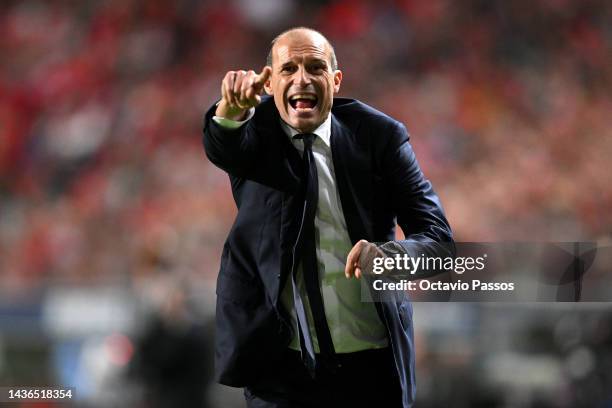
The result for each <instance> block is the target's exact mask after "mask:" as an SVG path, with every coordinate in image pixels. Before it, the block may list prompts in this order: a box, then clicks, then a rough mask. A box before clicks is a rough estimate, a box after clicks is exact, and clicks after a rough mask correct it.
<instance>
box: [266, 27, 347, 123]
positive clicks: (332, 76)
mask: <svg viewBox="0 0 612 408" xmlns="http://www.w3.org/2000/svg"><path fill="white" fill-rule="evenodd" d="M268 59H269V66H270V67H271V73H270V78H269V79H268V80H267V81H266V83H265V84H264V89H265V90H266V92H267V93H268V94H269V95H273V96H274V104H275V105H276V108H277V109H278V112H279V114H280V117H281V119H282V120H283V121H284V122H285V123H287V124H288V125H289V126H291V127H293V128H294V129H296V130H297V131H299V132H301V133H303V132H312V131H314V130H315V129H316V128H317V127H319V126H320V125H321V124H322V123H323V122H324V121H325V120H326V119H327V118H328V117H329V113H330V111H331V108H332V105H333V103H334V100H333V99H334V95H335V94H337V93H338V91H339V89H340V83H341V82H342V72H341V71H340V70H339V69H337V63H336V56H335V55H334V49H333V48H332V46H331V45H330V44H329V41H327V39H326V38H325V37H324V36H323V35H322V34H321V33H319V32H318V31H315V30H311V29H309V28H294V29H291V30H288V31H285V32H284V33H282V34H281V35H279V36H278V37H276V38H275V39H274V41H273V42H272V49H271V50H270V56H269V57H268Z"/></svg>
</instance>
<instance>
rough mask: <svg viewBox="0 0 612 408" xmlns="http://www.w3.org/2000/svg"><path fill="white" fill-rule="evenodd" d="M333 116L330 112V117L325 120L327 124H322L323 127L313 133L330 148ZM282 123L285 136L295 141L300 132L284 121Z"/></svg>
mask: <svg viewBox="0 0 612 408" xmlns="http://www.w3.org/2000/svg"><path fill="white" fill-rule="evenodd" d="M331 116H332V115H331V112H330V113H329V115H327V119H325V122H323V123H321V125H320V126H319V127H318V128H316V129H315V130H314V131H313V132H312V133H314V134H315V135H317V136H319V138H320V139H321V140H322V141H323V143H325V144H326V145H327V146H328V147H329V146H330V136H331ZM280 122H281V127H282V128H283V131H284V132H285V134H286V135H287V136H289V138H290V139H291V140H292V141H293V140H294V139H293V136H295V135H297V134H298V133H300V132H298V131H297V130H295V129H294V128H292V127H291V126H289V125H288V124H287V123H285V121H283V120H282V119H281V121H280Z"/></svg>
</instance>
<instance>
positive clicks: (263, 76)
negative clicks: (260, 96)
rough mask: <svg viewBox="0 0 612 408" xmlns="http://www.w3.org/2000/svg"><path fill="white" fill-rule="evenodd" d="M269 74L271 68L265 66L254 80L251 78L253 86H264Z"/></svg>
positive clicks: (270, 73)
mask: <svg viewBox="0 0 612 408" xmlns="http://www.w3.org/2000/svg"><path fill="white" fill-rule="evenodd" d="M270 75H272V68H270V67H269V66H265V67H264V68H263V69H262V70H261V73H260V74H259V75H257V76H256V77H255V80H253V86H254V87H257V88H261V87H262V86H264V84H265V83H266V81H267V80H268V79H270Z"/></svg>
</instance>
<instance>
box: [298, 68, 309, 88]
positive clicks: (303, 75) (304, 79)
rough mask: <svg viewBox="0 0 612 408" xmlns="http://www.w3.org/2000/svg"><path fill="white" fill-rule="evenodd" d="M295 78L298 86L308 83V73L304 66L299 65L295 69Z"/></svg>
mask: <svg viewBox="0 0 612 408" xmlns="http://www.w3.org/2000/svg"><path fill="white" fill-rule="evenodd" d="M295 74H296V76H297V77H296V78H295V79H294V81H295V82H296V83H297V84H298V85H299V86H300V87H304V86H307V85H310V82H311V81H310V74H309V73H308V71H307V70H306V68H305V67H304V66H301V67H299V68H298V70H297V71H296V73H295Z"/></svg>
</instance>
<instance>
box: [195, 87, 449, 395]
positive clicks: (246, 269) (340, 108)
mask: <svg viewBox="0 0 612 408" xmlns="http://www.w3.org/2000/svg"><path fill="white" fill-rule="evenodd" d="M215 109H216V108H215V106H213V107H211V108H210V110H209V111H208V112H207V114H206V117H205V122H204V140H203V141H204V148H205V151H206V154H207V156H208V158H209V159H210V160H211V161H212V162H213V163H214V164H215V165H217V166H218V167H220V168H221V169H223V170H225V171H226V172H227V173H228V174H229V176H230V180H231V185H232V193H233V196H234V199H235V202H236V205H237V207H238V214H237V217H236V220H235V222H234V225H233V226H232V228H231V231H230V233H229V236H228V238H227V241H226V242H225V245H224V248H223V254H222V257H221V270H220V272H219V277H218V280H217V310H216V358H215V369H216V370H215V371H216V376H217V379H218V381H219V382H221V383H222V384H226V385H231V386H249V385H254V384H256V383H257V382H258V381H259V379H261V378H262V377H264V376H265V372H266V371H267V370H274V369H275V362H276V361H278V359H279V358H280V357H281V355H282V353H283V352H284V350H286V348H287V346H288V344H289V342H290V339H291V333H292V330H293V329H292V328H291V326H290V324H289V319H288V314H287V311H286V310H284V307H283V306H282V303H281V300H280V298H281V296H280V294H281V291H282V288H283V286H284V284H285V282H286V281H287V278H288V275H289V272H290V268H291V264H290V262H291V255H292V253H291V250H292V245H293V243H294V242H295V240H296V237H297V229H298V228H297V227H298V222H299V219H298V218H299V217H297V214H299V212H298V211H299V207H300V206H301V204H302V203H300V202H299V191H300V181H301V172H300V169H301V168H302V167H301V160H302V159H301V157H300V155H299V153H298V151H297V150H296V149H295V147H294V146H293V145H292V144H291V142H290V140H289V138H288V137H287V135H286V134H285V133H284V132H283V130H282V128H281V126H280V116H279V113H278V110H277V109H276V106H275V105H274V100H273V99H272V98H271V97H266V96H264V97H263V100H262V103H261V104H260V105H259V106H258V107H257V108H256V109H255V115H254V116H253V118H252V119H251V120H250V121H249V122H248V123H247V124H245V125H244V126H242V127H241V128H239V129H236V130H227V129H224V128H222V127H220V126H219V125H217V124H216V123H215V122H214V121H213V120H212V117H213V116H214V112H215ZM408 138H409V137H408V132H407V131H406V129H405V127H404V126H403V125H402V124H401V123H400V122H398V121H396V120H394V119H392V118H390V117H389V116H387V115H385V114H383V113H381V112H379V111H377V110H375V109H373V108H371V107H369V106H367V105H365V104H363V103H361V102H359V101H356V100H352V99H345V98H335V99H334V104H333V108H332V122H331V150H332V157H333V165H334V170H335V175H336V184H337V188H338V193H339V196H340V201H341V204H342V209H343V211H344V217H345V221H346V225H347V229H348V234H349V237H350V239H351V241H352V243H353V244H355V243H356V242H357V241H359V240H360V239H366V240H368V241H370V242H375V241H376V242H381V241H385V242H386V241H390V240H393V239H394V238H395V228H396V224H397V225H399V226H400V227H401V228H402V230H403V232H404V234H405V235H406V240H405V241H399V244H400V245H402V246H405V247H406V250H407V251H410V250H411V248H412V247H411V244H412V243H415V242H419V243H428V242H452V233H451V229H450V227H449V225H448V222H447V220H446V218H445V216H444V212H443V210H442V207H441V205H440V201H439V199H438V197H437V195H436V194H435V192H434V191H433V189H432V186H431V183H430V182H429V181H428V180H427V179H426V178H425V177H424V176H423V173H422V172H421V170H420V168H419V165H418V163H417V161H416V158H415V155H414V152H413V150H412V147H411V146H410V144H409V142H408ZM376 307H377V310H378V313H379V316H380V318H381V320H382V321H383V323H384V324H385V326H386V327H387V332H388V336H389V340H390V344H391V346H392V349H393V354H394V358H395V362H396V367H397V370H398V376H399V378H400V382H401V385H402V389H403V398H404V406H405V407H409V406H411V405H412V403H413V401H414V396H415V392H416V383H415V367H414V341H413V330H412V306H411V304H410V301H409V299H408V297H407V296H406V295H405V294H404V293H403V292H400V293H398V294H397V295H396V296H394V297H393V298H392V299H386V300H385V301H384V302H380V303H376Z"/></svg>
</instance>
